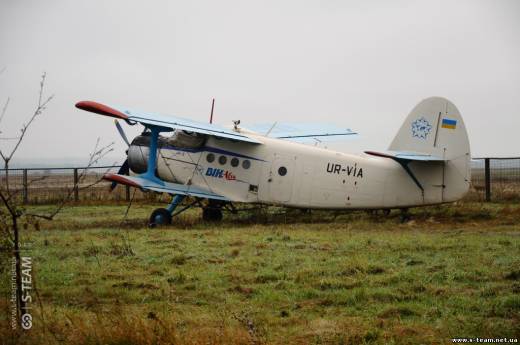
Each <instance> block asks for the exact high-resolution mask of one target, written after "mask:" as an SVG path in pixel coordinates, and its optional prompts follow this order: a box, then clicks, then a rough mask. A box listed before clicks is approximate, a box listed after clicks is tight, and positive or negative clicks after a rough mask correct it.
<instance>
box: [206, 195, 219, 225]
mask: <svg viewBox="0 0 520 345" xmlns="http://www.w3.org/2000/svg"><path fill="white" fill-rule="evenodd" d="M202 219H203V220H204V221H206V222H220V221H221V220H222V203H221V202H219V201H216V200H211V199H209V200H208V205H207V206H206V207H204V208H203V209H202Z"/></svg>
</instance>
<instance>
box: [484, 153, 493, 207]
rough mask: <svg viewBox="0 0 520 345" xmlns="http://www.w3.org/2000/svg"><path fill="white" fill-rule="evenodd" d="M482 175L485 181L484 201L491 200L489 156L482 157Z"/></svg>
mask: <svg viewBox="0 0 520 345" xmlns="http://www.w3.org/2000/svg"><path fill="white" fill-rule="evenodd" d="M484 174H485V175H484V176H485V183H486V201H487V202H490V201H491V171H490V168H489V158H485V159H484Z"/></svg>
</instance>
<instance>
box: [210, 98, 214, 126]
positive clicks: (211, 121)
mask: <svg viewBox="0 0 520 345" xmlns="http://www.w3.org/2000/svg"><path fill="white" fill-rule="evenodd" d="M213 109H215V98H213V101H211V114H210V115H209V123H213Z"/></svg>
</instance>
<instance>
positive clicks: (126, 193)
mask: <svg viewBox="0 0 520 345" xmlns="http://www.w3.org/2000/svg"><path fill="white" fill-rule="evenodd" d="M125 195H126V201H130V186H129V185H125Z"/></svg>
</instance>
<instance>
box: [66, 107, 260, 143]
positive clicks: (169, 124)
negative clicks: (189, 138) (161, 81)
mask: <svg viewBox="0 0 520 345" xmlns="http://www.w3.org/2000/svg"><path fill="white" fill-rule="evenodd" d="M76 108H78V109H82V110H86V111H90V112H92V113H96V114H100V115H105V116H110V117H115V118H118V119H122V120H126V121H129V122H139V123H141V124H144V125H152V126H159V127H165V128H171V129H180V130H184V131H188V132H195V133H201V134H206V135H212V136H215V137H219V138H225V139H232V140H237V141H243V142H248V143H253V144H261V142H260V141H258V140H256V139H254V138H250V137H248V136H246V135H244V134H241V133H238V132H235V131H232V130H229V129H227V128H224V127H222V126H219V125H215V124H210V123H203V122H198V121H193V120H189V119H185V118H182V117H177V116H165V115H159V114H152V113H146V112H141V111H133V110H128V109H125V108H122V107H113V106H107V105H104V104H101V103H97V102H92V101H82V102H78V103H76Z"/></svg>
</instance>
